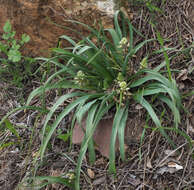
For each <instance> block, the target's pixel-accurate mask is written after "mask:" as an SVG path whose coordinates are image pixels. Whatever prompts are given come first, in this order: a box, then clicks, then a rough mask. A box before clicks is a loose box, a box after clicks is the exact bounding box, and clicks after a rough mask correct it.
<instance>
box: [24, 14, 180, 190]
mask: <svg viewBox="0 0 194 190" xmlns="http://www.w3.org/2000/svg"><path fill="white" fill-rule="evenodd" d="M119 16H120V17H121V25H122V28H121V27H120V24H119V22H118V17H119ZM70 22H73V23H76V24H80V25H82V26H84V27H86V28H88V29H89V30H90V31H91V35H90V36H89V37H85V38H83V40H82V41H80V42H79V43H76V42H75V41H74V40H73V39H71V38H70V37H68V36H65V35H64V36H61V39H65V40H67V41H68V42H69V43H70V44H71V47H68V48H60V47H58V48H53V52H54V54H55V56H54V57H53V58H50V59H48V58H39V60H43V61H45V62H50V63H52V64H54V65H56V66H57V67H58V71H57V72H55V73H54V74H53V75H52V76H50V77H49V78H48V80H47V81H46V82H45V84H44V85H43V86H41V87H39V88H37V89H35V90H34V91H33V92H32V93H31V95H30V96H29V98H28V101H27V104H29V103H30V101H31V100H32V99H33V98H34V97H35V96H37V95H40V94H42V93H44V92H46V91H49V90H51V89H68V88H71V89H75V90H74V91H73V92H70V93H68V94H64V95H62V96H61V97H60V98H59V99H58V100H57V101H56V103H55V104H54V105H53V106H52V107H51V108H50V112H49V113H48V115H47V117H46V120H45V123H44V126H43V138H42V145H41V150H40V152H41V158H43V156H44V153H45V150H46V148H47V145H48V142H49V141H50V139H51V136H52V134H53V133H54V131H55V130H56V128H57V126H58V125H59V123H60V122H61V121H62V119H63V118H64V117H65V116H67V115H68V114H69V113H70V112H72V111H73V112H74V116H73V119H72V125H71V132H72V129H73V126H74V124H75V122H79V123H81V121H82V120H83V118H84V116H87V118H86V130H85V136H84V140H83V142H82V145H81V150H80V154H79V158H78V161H77V168H76V180H75V189H79V188H80V187H79V179H80V170H81V164H82V160H83V158H84V155H85V153H86V151H87V150H88V152H89V159H90V163H94V161H95V150H94V142H93V139H92V136H93V133H94V131H95V129H96V127H97V125H98V123H99V121H100V120H101V119H103V116H104V115H105V114H107V113H108V112H109V110H110V109H112V108H115V109H116V112H115V115H114V121H113V128H112V135H111V145H110V146H111V147H110V156H109V159H110V163H109V171H110V172H113V173H115V172H116V168H115V141H116V137H117V135H118V137H119V143H120V154H121V158H122V160H123V161H124V160H125V150H124V136H125V134H124V132H125V127H126V121H127V117H128V109H130V102H131V101H136V102H137V103H139V104H141V105H142V106H143V107H144V108H145V109H146V110H147V112H148V114H149V116H150V118H151V119H152V120H153V122H154V124H155V126H156V129H157V130H159V131H160V132H161V134H162V135H163V136H164V137H165V138H166V139H167V140H168V142H169V143H170V144H171V145H172V146H175V145H174V143H173V141H172V140H171V139H170V137H169V136H168V134H167V133H166V130H165V127H163V126H162V123H161V121H160V119H159V117H158V115H157V114H156V111H155V110H154V106H153V104H154V101H153V99H154V100H159V101H161V102H163V103H165V104H166V105H167V106H168V107H169V108H170V109H171V110H172V114H173V115H174V127H173V128H174V129H176V130H177V131H179V129H178V124H179V122H180V113H179V109H180V108H181V107H182V105H181V97H180V95H179V91H178V89H177V87H176V82H175V80H173V79H172V77H171V75H169V76H166V75H162V74H161V73H160V69H161V68H163V69H164V68H165V66H167V64H168V62H167V60H166V61H164V62H163V63H162V64H161V65H159V66H158V67H156V68H155V69H148V68H145V65H147V64H146V63H144V64H143V65H144V67H143V68H142V67H141V68H140V69H139V70H138V71H136V72H134V71H133V69H131V65H132V64H131V62H132V57H134V55H135V54H136V53H137V51H138V50H139V49H140V48H141V47H143V46H144V45H145V44H146V43H148V42H150V41H152V39H149V40H145V39H144V38H143V36H142V35H141V34H140V33H139V32H138V31H137V30H136V29H135V28H134V27H133V26H132V24H131V23H130V22H129V20H127V19H126V18H125V17H124V15H123V14H122V12H119V11H117V12H116V13H115V15H114V26H115V28H114V29H113V28H111V29H103V28H101V29H100V30H96V29H94V28H91V27H89V26H87V25H85V24H83V23H79V22H77V21H70ZM134 32H136V34H137V35H139V36H140V37H141V38H142V39H144V40H143V41H142V42H141V43H139V44H134V40H133V36H134V35H133V33H134ZM107 34H109V35H107ZM107 36H108V37H107ZM93 39H95V41H96V42H95V43H94V42H93V41H92V40H93ZM128 39H129V40H128ZM143 61H144V62H145V61H147V59H144V60H143ZM163 73H164V72H163ZM56 78H58V80H57V82H56ZM53 79H55V80H53ZM148 97H151V98H148ZM68 99H73V101H72V102H71V103H70V104H69V105H67V106H66V107H65V108H64V110H63V111H62V112H61V113H60V114H59V115H58V117H57V118H56V120H55V121H54V122H53V123H52V124H51V127H50V130H49V132H48V133H46V132H45V131H46V128H47V126H48V124H49V122H50V120H51V117H52V115H53V114H54V113H55V111H56V110H57V108H58V107H59V106H60V105H61V104H63V102H64V101H66V100H68ZM150 99H151V100H150Z"/></svg>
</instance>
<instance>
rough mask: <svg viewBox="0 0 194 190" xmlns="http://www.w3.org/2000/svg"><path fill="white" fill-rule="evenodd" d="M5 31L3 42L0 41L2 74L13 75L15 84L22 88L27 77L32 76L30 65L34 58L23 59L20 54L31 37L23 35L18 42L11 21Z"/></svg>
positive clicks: (0, 68) (6, 24) (7, 23)
mask: <svg viewBox="0 0 194 190" xmlns="http://www.w3.org/2000/svg"><path fill="white" fill-rule="evenodd" d="M3 31H4V33H3V35H2V41H0V73H1V74H2V75H3V74H7V75H11V77H12V80H13V83H14V84H16V85H17V86H19V87H20V86H22V82H21V81H22V80H23V79H24V78H25V75H27V74H30V72H31V66H30V65H31V64H32V62H33V61H34V60H33V59H32V58H25V59H23V56H22V54H21V52H20V49H21V47H22V46H23V45H24V44H25V43H27V42H29V40H30V37H29V36H28V35H26V34H22V36H21V39H20V40H16V38H15V34H16V32H15V31H13V30H12V26H11V23H10V22H9V21H7V22H6V23H5V25H4V27H3ZM21 72H22V75H21ZM5 78H6V77H5Z"/></svg>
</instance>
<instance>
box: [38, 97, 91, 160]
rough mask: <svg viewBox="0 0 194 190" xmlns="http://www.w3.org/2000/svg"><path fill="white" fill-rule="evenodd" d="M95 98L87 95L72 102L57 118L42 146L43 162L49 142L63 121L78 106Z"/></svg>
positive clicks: (41, 155)
mask: <svg viewBox="0 0 194 190" xmlns="http://www.w3.org/2000/svg"><path fill="white" fill-rule="evenodd" d="M91 97H93V96H91V95H87V96H82V97H80V98H78V99H77V100H75V101H74V102H72V103H71V104H69V105H68V106H67V107H66V108H65V109H64V110H63V111H62V112H61V113H60V114H59V116H58V117H57V119H56V120H55V122H54V123H53V124H52V126H51V129H50V130H49V132H48V134H47V135H46V137H45V138H44V140H43V142H42V145H41V152H40V157H41V160H42V159H43V156H44V153H45V150H46V147H47V145H48V142H49V140H50V138H51V136H52V134H53V133H54V131H55V129H56V128H57V126H58V125H59V123H60V122H61V121H62V119H63V118H64V117H65V116H66V115H68V114H69V113H70V112H71V111H72V110H73V109H74V108H75V107H76V106H78V105H79V104H81V103H82V102H85V101H87V100H88V99H89V98H91Z"/></svg>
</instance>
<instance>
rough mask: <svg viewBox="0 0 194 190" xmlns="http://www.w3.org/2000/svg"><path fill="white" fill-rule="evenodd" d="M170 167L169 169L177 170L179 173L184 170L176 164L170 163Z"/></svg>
mask: <svg viewBox="0 0 194 190" xmlns="http://www.w3.org/2000/svg"><path fill="white" fill-rule="evenodd" d="M168 167H169V168H176V170H177V171H178V170H182V169H183V166H181V165H178V164H177V163H175V162H169V163H168Z"/></svg>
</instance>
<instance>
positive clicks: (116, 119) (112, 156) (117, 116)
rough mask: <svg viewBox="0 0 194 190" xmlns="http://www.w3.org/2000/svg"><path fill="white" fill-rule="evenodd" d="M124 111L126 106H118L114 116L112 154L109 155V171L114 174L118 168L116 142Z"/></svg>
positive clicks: (111, 142)
mask: <svg viewBox="0 0 194 190" xmlns="http://www.w3.org/2000/svg"><path fill="white" fill-rule="evenodd" d="M124 111H125V108H118V110H117V112H116V114H115V117H114V121H113V127H112V133H111V141H110V155H109V172H110V173H114V174H115V173H116V168H115V143H116V138H117V132H118V128H119V124H120V121H121V119H122V117H123V113H124Z"/></svg>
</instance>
